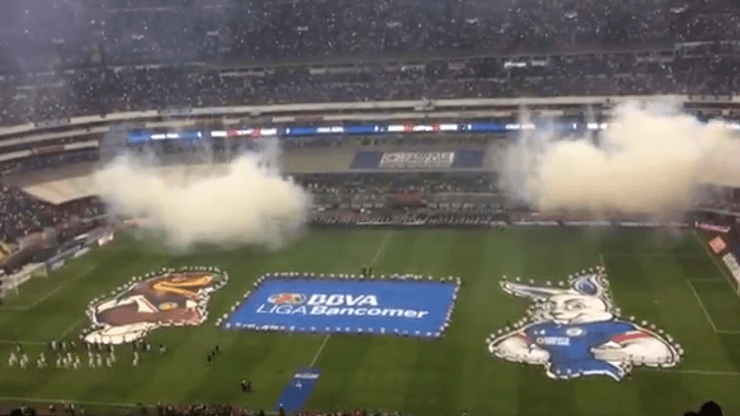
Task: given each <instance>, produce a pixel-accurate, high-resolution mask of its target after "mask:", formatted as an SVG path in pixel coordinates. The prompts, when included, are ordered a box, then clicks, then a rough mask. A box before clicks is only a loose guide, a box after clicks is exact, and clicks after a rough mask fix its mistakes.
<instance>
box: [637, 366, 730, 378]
mask: <svg viewBox="0 0 740 416" xmlns="http://www.w3.org/2000/svg"><path fill="white" fill-rule="evenodd" d="M636 370H640V371H652V372H656V373H680V374H697V375H700V376H725V377H726V376H734V377H737V376H740V373H739V372H737V371H705V370H682V369H673V368H645V367H641V368H636Z"/></svg>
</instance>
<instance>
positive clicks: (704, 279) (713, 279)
mask: <svg viewBox="0 0 740 416" xmlns="http://www.w3.org/2000/svg"><path fill="white" fill-rule="evenodd" d="M686 280H688V281H690V282H718V283H722V284H725V281H724V280H719V279H717V278H716V277H690V278H688V279H686Z"/></svg>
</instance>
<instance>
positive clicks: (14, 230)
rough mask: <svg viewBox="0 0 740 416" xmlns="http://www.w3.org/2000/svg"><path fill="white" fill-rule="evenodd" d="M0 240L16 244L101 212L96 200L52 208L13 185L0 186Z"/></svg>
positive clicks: (88, 199) (100, 206) (100, 202)
mask: <svg viewBox="0 0 740 416" xmlns="http://www.w3.org/2000/svg"><path fill="white" fill-rule="evenodd" d="M0 212H2V215H0V241H5V242H9V243H17V242H18V241H19V240H20V239H21V238H23V237H25V236H27V235H29V234H32V233H36V232H40V231H43V230H44V229H45V228H47V227H55V226H57V225H60V224H63V223H65V222H67V221H70V220H71V219H73V218H75V217H76V218H89V217H95V216H98V215H100V214H102V213H104V212H105V205H104V203H103V202H102V201H101V200H100V199H98V198H86V199H84V200H78V201H71V202H69V203H66V204H61V205H54V204H51V203H49V202H45V201H42V200H40V199H38V198H36V197H34V196H32V195H30V194H28V193H27V192H24V191H22V190H21V189H19V188H17V187H14V186H7V185H0Z"/></svg>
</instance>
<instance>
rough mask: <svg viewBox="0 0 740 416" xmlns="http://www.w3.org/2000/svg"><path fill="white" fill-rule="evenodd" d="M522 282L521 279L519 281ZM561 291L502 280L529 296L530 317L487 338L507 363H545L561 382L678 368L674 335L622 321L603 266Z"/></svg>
mask: <svg viewBox="0 0 740 416" xmlns="http://www.w3.org/2000/svg"><path fill="white" fill-rule="evenodd" d="M517 280H518V279H517ZM565 283H566V282H560V286H562V287H560V288H554V287H551V285H550V283H549V282H548V284H547V285H546V286H544V287H543V286H536V285H534V284H530V285H525V284H520V283H513V282H509V281H506V280H504V281H502V282H501V288H502V289H503V290H504V291H505V292H506V293H509V294H512V295H514V296H518V297H524V298H529V299H531V300H533V301H534V305H533V306H532V307H530V309H529V310H528V316H527V318H524V319H522V320H521V321H519V322H517V323H516V324H515V325H513V328H510V327H507V328H506V329H505V330H499V331H498V332H497V333H495V334H492V335H491V337H490V338H489V339H487V340H486V344H487V345H488V350H489V351H490V352H491V353H492V354H493V355H495V356H496V357H499V358H501V359H503V360H506V361H511V362H517V363H524V364H531V365H540V366H543V367H544V368H545V371H546V373H547V375H548V376H549V377H551V378H556V379H571V378H576V377H582V376H591V375H604V376H607V377H611V378H612V379H614V380H621V379H622V378H623V377H624V376H625V375H626V374H629V373H630V371H631V370H632V368H633V367H634V366H639V365H644V366H648V367H674V366H676V365H677V364H678V362H679V360H680V355H681V354H682V353H683V351H682V350H681V347H680V346H679V345H674V344H672V339H671V337H670V336H668V335H665V334H664V333H663V331H662V330H657V331H656V330H655V326H654V325H651V326H650V329H648V328H647V327H646V325H647V322H644V321H643V322H641V324H640V325H638V324H636V323H635V322H632V321H633V320H634V318H630V320H622V319H619V318H618V316H619V310H618V309H617V308H615V307H614V304H613V302H612V299H611V296H610V294H609V290H608V281H607V280H606V275H605V273H604V268H603V267H601V266H599V267H596V268H594V269H591V270H589V271H583V273H582V274H581V275H577V276H574V277H571V278H570V279H569V280H568V282H567V285H566V284H565Z"/></svg>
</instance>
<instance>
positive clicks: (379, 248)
mask: <svg viewBox="0 0 740 416" xmlns="http://www.w3.org/2000/svg"><path fill="white" fill-rule="evenodd" d="M390 237H391V232H390V231H388V232H386V233H385V236H384V237H383V241H381V243H380V247H378V251H376V252H375V257H373V260H372V261H371V262H370V265H371V266H372V265H373V264H375V262H376V261H378V258H379V257H380V253H382V252H383V249H384V248H385V244H386V243H387V242H388V240H389V239H390ZM329 338H331V334H326V337H324V342H322V343H321V346H320V347H319V350H318V351H316V355H314V356H313V360H311V364H310V365H309V366H308V367H309V368H311V367H313V366H314V364H316V360H318V359H319V355H321V352H322V351H324V347H325V346H326V342H327V341H329Z"/></svg>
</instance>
